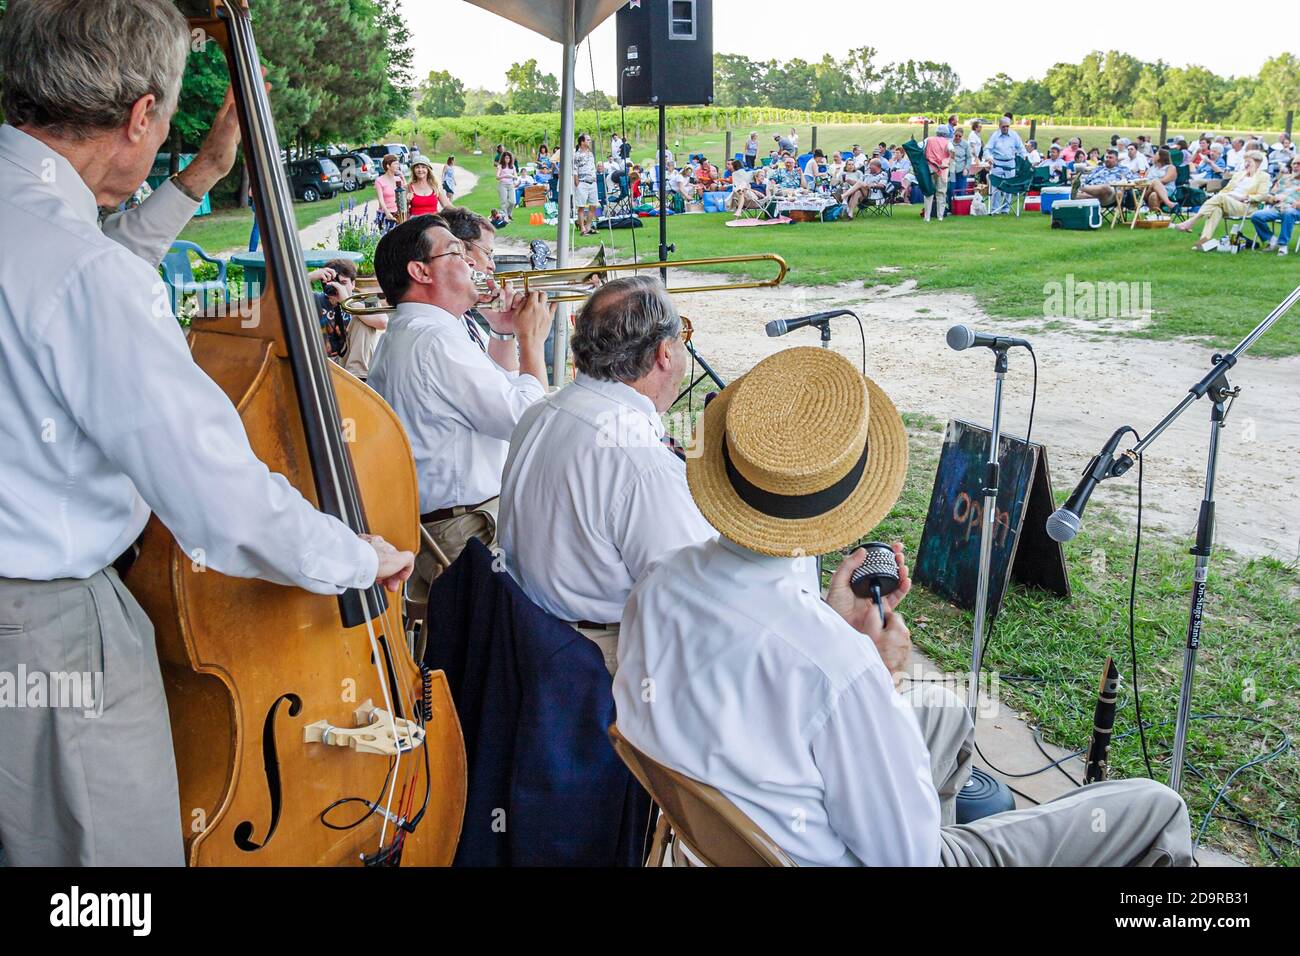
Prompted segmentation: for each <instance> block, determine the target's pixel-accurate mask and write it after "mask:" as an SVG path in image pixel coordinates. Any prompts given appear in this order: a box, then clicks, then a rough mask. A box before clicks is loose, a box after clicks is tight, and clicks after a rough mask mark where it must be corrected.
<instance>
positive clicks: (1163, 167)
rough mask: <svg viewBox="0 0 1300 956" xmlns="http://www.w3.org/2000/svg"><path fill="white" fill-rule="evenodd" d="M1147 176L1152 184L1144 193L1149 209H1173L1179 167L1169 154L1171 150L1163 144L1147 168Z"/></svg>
mask: <svg viewBox="0 0 1300 956" xmlns="http://www.w3.org/2000/svg"><path fill="white" fill-rule="evenodd" d="M1147 178H1148V179H1149V180H1150V182H1151V184H1150V185H1149V186H1147V188H1146V189H1145V190H1144V191H1143V193H1142V201H1143V202H1145V203H1146V204H1147V208H1148V209H1152V210H1154V211H1156V212H1160V211H1161V210H1163V209H1165V208H1166V207H1168V208H1170V209H1172V208H1173V205H1174V201H1173V199H1172V198H1170V197H1171V195H1172V193H1173V191H1174V182H1175V181H1176V180H1177V179H1178V167H1177V166H1175V165H1174V161H1173V160H1172V159H1171V158H1170V156H1169V150H1167V149H1165V148H1164V147H1163V146H1162V147H1160V149H1158V150H1156V161H1155V162H1154V163H1152V164H1151V166H1150V167H1149V168H1148V169H1147Z"/></svg>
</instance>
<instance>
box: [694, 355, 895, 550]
mask: <svg viewBox="0 0 1300 956" xmlns="http://www.w3.org/2000/svg"><path fill="white" fill-rule="evenodd" d="M701 427H702V432H701V433H700V434H699V439H698V440H700V441H701V442H702V445H703V448H702V450H701V451H700V453H699V454H698V455H696V456H694V457H691V458H688V460H687V463H686V479H687V482H688V483H689V484H690V488H691V495H692V496H693V497H694V499H695V503H696V505H697V506H698V507H699V509H700V512H701V513H702V514H703V515H704V517H705V518H706V519H707V520H708V522H709V523H710V524H711V525H713V527H715V528H717V529H718V531H720V532H721V533H722V534H723V535H724V536H725V537H727V538H730V539H731V540H732V541H735V542H736V543H737V544H740V545H744V546H745V547H747V548H750V549H751V550H754V551H758V552H761V553H763V554H773V555H791V556H793V555H801V554H806V555H818V554H826V553H828V552H830V551H834V550H837V549H839V548H843V547H845V546H846V545H849V544H851V543H853V542H855V541H857V540H858V539H859V538H861V537H863V536H864V535H866V534H867V532H869V531H870V530H871V529H872V528H874V527H875V526H876V525H877V524H878V523H879V522H880V520H881V519H882V518H884V517H885V515H887V514H888V513H889V510H890V509H891V508H892V507H893V506H894V502H895V501H897V500H898V495H899V492H900V491H902V488H903V478H904V476H905V475H906V473H907V432H906V431H905V430H904V429H903V421H902V419H901V418H900V417H899V415H898V410H897V409H896V408H895V407H894V403H893V402H891V401H890V400H889V397H888V396H887V395H885V393H884V392H883V391H881V389H880V386H878V385H876V383H875V382H873V381H871V380H870V379H868V378H865V377H864V376H863V375H862V373H860V372H859V371H858V370H857V369H856V368H854V367H853V365H852V364H851V363H850V362H849V361H848V359H846V358H844V357H843V356H842V355H839V354H838V353H836V352H831V351H828V350H826V349H820V348H792V349H786V350H784V351H782V352H777V353H776V354H775V355H772V356H769V357H768V358H765V359H764V360H763V361H761V362H759V363H758V364H757V365H755V366H754V368H753V369H751V370H750V372H749V373H748V374H746V375H744V376H742V377H741V378H739V379H737V380H736V381H735V382H733V383H732V384H731V385H730V387H728V388H726V389H724V390H723V391H722V392H721V393H720V394H719V395H718V397H717V398H716V399H714V400H713V401H712V402H710V403H709V406H708V408H707V409H706V410H705V412H704V420H703V422H702V426H701Z"/></svg>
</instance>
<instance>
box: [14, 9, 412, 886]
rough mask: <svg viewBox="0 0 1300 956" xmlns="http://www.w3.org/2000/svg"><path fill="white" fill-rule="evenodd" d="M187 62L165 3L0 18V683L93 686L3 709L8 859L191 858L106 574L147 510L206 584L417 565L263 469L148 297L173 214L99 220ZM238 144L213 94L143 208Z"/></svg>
mask: <svg viewBox="0 0 1300 956" xmlns="http://www.w3.org/2000/svg"><path fill="white" fill-rule="evenodd" d="M68 37H79V38H92V39H91V40H90V41H88V42H91V43H92V44H93V45H92V46H91V47H87V46H85V45H84V44H83V43H78V44H73V43H71V42H65V40H64V38H68ZM189 49H190V30H189V26H188V24H187V23H186V21H185V18H184V17H182V16H181V14H180V12H179V11H178V10H177V9H176V7H175V5H173V4H171V3H168V2H164V0H118V2H116V3H113V4H106V3H85V2H82V0H45V2H42V3H18V4H11V5H10V6H9V11H8V13H7V15H6V17H5V21H4V29H3V30H0V75H2V76H4V95H3V104H2V106H3V112H4V115H5V117H6V119H7V123H6V125H3V126H0V170H2V171H3V174H2V175H0V222H2V223H3V229H0V288H3V289H4V294H3V295H0V340H2V341H3V342H4V343H5V359H4V373H3V374H0V407H3V408H5V409H7V410H8V411H9V414H7V415H6V416H5V424H4V426H3V430H4V446H5V452H4V454H3V455H0V635H3V637H2V638H0V673H5V674H14V673H18V672H19V671H20V668H23V669H25V670H26V671H27V672H28V673H30V674H33V675H34V674H37V673H41V674H48V675H55V674H64V675H66V674H76V675H78V676H80V675H81V674H82V673H83V672H86V671H88V670H89V671H94V672H98V673H99V674H100V678H101V680H100V682H99V683H98V684H96V685H94V694H95V697H96V699H95V700H94V701H93V702H90V701H87V702H86V703H87V704H88V705H89V707H90V709H89V710H83V709H82V708H80V707H76V708H71V707H61V706H49V707H46V706H41V707H21V708H15V707H0V768H2V769H0V844H3V846H4V850H5V853H6V856H7V861H8V863H9V864H10V865H22V866H26V865H41V866H74V865H98V866H179V865H181V864H182V863H183V862H184V849H183V843H182V830H181V818H180V813H181V805H180V793H179V789H178V786H177V779H176V761H175V757H174V753H173V747H172V736H171V727H170V724H169V722H168V710H167V698H166V696H165V693H164V689H163V681H162V677H161V674H160V671H159V664H158V657H157V651H156V647H155V644H154V632H153V626H152V625H151V623H150V621H149V619H148V618H147V617H146V615H145V613H144V611H143V609H142V608H141V606H140V604H139V603H137V601H136V599H135V598H134V597H133V596H132V594H131V592H130V591H128V590H127V589H126V587H125V586H124V585H123V583H122V581H121V579H120V578H119V576H118V571H117V570H116V567H118V566H126V565H127V564H129V562H130V560H131V558H132V557H133V556H134V547H133V545H134V542H135V541H136V539H137V538H138V537H139V535H140V533H141V531H142V530H143V529H144V527H145V523H146V522H147V521H148V519H149V516H150V513H151V512H156V513H157V515H158V517H159V519H160V520H161V521H162V523H163V524H164V525H166V528H167V530H168V531H170V532H171V534H172V535H173V536H174V537H175V539H176V541H177V542H178V543H179V544H180V546H181V547H182V548H184V550H185V551H186V552H187V553H188V554H190V555H191V556H192V558H193V560H194V561H196V562H198V561H200V560H201V561H202V562H203V567H205V568H207V569H210V570H212V571H215V572H220V573H221V574H225V575H232V576H237V577H249V578H253V577H256V578H263V579H265V580H268V581H273V582H276V583H278V584H281V585H289V586H295V587H299V588H303V589H305V590H308V591H312V592H315V593H319V594H338V593H342V592H343V591H344V590H346V589H349V588H363V587H369V586H370V585H372V584H373V583H374V582H375V581H376V580H377V579H378V580H382V581H383V582H384V583H385V584H386V585H388V586H389V587H391V588H394V589H395V588H398V587H400V584H401V581H402V580H403V579H404V578H405V577H406V576H407V575H408V574H409V573H410V568H411V563H412V561H413V555H411V554H409V553H407V552H398V551H396V550H395V549H394V548H393V547H392V546H391V545H389V544H387V543H386V542H384V541H383V539H381V538H369V539H363V538H362V537H359V536H358V535H357V534H355V533H354V532H353V531H352V530H351V529H350V528H349V527H348V526H347V525H345V524H344V523H343V522H341V521H338V520H337V519H335V518H333V517H328V516H326V515H323V514H321V513H320V512H318V511H316V510H315V509H314V508H313V507H312V506H311V505H310V504H309V503H308V502H307V501H306V500H305V499H304V498H303V496H302V495H301V494H300V493H299V492H298V491H297V490H296V489H295V488H293V487H291V486H290V485H289V483H288V482H287V481H286V480H285V478H284V476H282V475H278V474H273V473H271V472H270V471H269V470H268V469H267V467H266V465H265V464H263V463H262V462H261V461H259V460H258V458H257V457H256V456H255V455H254V453H253V450H252V448H251V447H250V446H249V441H248V435H247V433H246V432H245V430H244V424H243V422H242V421H241V420H240V415H239V412H237V411H236V409H235V407H234V406H233V405H232V404H231V401H230V399H229V398H228V397H227V396H226V393H225V392H223V391H222V389H221V387H220V386H218V385H217V383H216V382H214V381H213V380H212V379H211V378H209V377H208V376H207V374H205V373H204V371H203V370H202V369H200V368H199V366H198V365H196V364H195V362H194V358H193V356H192V355H191V353H190V348H189V345H188V343H187V342H186V339H185V333H184V331H183V330H182V329H181V327H180V325H179V324H178V323H177V322H176V320H175V318H174V317H173V316H172V314H171V312H170V310H169V309H168V308H167V306H166V304H165V303H166V302H167V299H166V298H165V297H161V298H160V297H159V295H158V294H157V293H156V292H155V291H154V290H155V286H156V285H157V283H158V272H157V264H158V258H157V255H160V252H159V250H160V248H161V249H166V248H167V246H168V245H170V242H171V239H166V240H165V241H164V242H161V243H160V242H158V241H156V240H157V239H158V238H159V235H158V230H159V229H160V228H161V224H162V220H163V219H166V218H167V217H166V216H163V217H162V218H161V219H160V218H159V217H158V216H157V215H155V216H154V218H153V220H152V221H151V222H146V221H145V220H143V219H139V218H137V219H135V220H134V221H132V222H131V223H126V222H123V223H119V225H118V227H117V228H115V230H114V232H115V233H116V234H115V235H112V236H110V235H106V234H105V233H104V232H101V231H100V229H99V226H98V224H97V208H96V207H98V206H109V207H112V206H116V205H117V204H118V203H120V202H122V201H123V200H124V199H126V198H127V197H128V196H130V195H131V193H132V192H133V191H134V190H135V189H136V187H137V186H138V185H139V184H140V183H141V182H142V181H143V180H144V178H145V176H146V175H147V174H148V172H149V168H150V166H151V165H152V164H153V161H154V156H155V155H156V154H157V152H158V149H159V148H160V147H161V146H162V144H163V143H164V142H165V141H166V139H167V135H168V128H169V124H170V121H171V118H172V116H173V114H174V112H175V110H176V104H177V100H178V97H179V95H180V88H181V73H182V70H183V69H184V67H185V61H186V57H187V55H188V53H189ZM238 141H239V127H238V122H237V117H236V115H235V110H234V108H233V105H232V103H231V101H230V100H229V99H227V101H226V104H225V105H224V106H223V107H222V109H221V110H220V111H219V112H218V114H217V116H216V118H215V119H214V121H213V125H212V131H211V133H210V134H209V136H208V140H207V142H206V143H205V144H204V147H203V149H202V150H201V151H200V153H199V156H198V157H196V159H195V161H194V163H192V164H191V168H193V167H195V166H198V167H199V168H198V169H196V171H195V173H194V174H192V177H193V178H191V177H182V178H181V179H179V180H178V181H177V183H176V184H175V186H165V187H163V188H162V189H160V190H158V191H157V192H155V194H154V196H153V197H151V198H150V199H149V200H148V201H146V202H145V203H144V204H143V205H142V206H141V207H140V209H139V210H136V213H137V214H138V216H144V215H145V210H146V209H147V208H148V207H149V206H150V204H156V203H159V202H160V199H159V196H160V195H163V194H164V190H165V192H166V194H169V195H164V196H163V199H162V200H161V202H165V203H169V204H170V203H177V202H179V201H180V200H179V194H178V193H177V190H178V189H179V190H180V191H181V192H182V193H183V192H185V191H186V190H189V191H195V190H194V186H196V185H197V186H198V187H199V188H198V189H197V192H198V193H199V194H201V193H202V191H203V190H204V189H206V188H209V187H210V186H211V185H212V184H213V183H215V182H216V181H217V180H218V179H220V178H221V177H222V176H224V175H225V174H226V173H228V172H229V171H230V168H231V166H232V164H233V163H234V157H235V152H236V149H237V147H238ZM169 197H170V198H169ZM192 198H193V197H191V199H192ZM181 205H182V207H183V203H181ZM196 205H197V200H194V201H193V202H191V203H190V205H189V212H190V213H192V212H193V210H194V207H195V206H196ZM163 208H164V207H161V206H158V205H155V206H154V210H153V211H154V213H158V212H159V210H160V209H163ZM183 222H184V220H183V218H182V219H181V220H180V221H179V222H173V225H174V226H175V228H176V229H179V228H180V226H181V225H183ZM146 226H147V228H144V227H146ZM123 228H125V229H126V233H125V234H124V233H123V232H122V229H123ZM150 233H152V236H150V235H149V234H150ZM128 236H129V237H130V238H131V239H132V240H133V241H132V242H131V243H119V242H116V241H114V239H123V238H127V237H128ZM174 237H175V232H173V233H172V238H174ZM160 305H161V310H160ZM115 559H116V560H115ZM283 636H284V635H273V634H268V635H267V638H268V639H275V638H276V637H283ZM105 663H106V664H107V668H105ZM105 669H106V670H107V676H105V675H104V673H103V672H104V671H105ZM184 813H185V819H186V820H187V821H188V820H189V816H188V810H186V811H184Z"/></svg>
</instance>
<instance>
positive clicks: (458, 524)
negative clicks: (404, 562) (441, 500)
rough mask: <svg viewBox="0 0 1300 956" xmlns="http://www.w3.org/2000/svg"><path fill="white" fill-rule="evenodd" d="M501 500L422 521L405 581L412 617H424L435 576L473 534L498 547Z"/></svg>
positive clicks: (492, 500)
mask: <svg viewBox="0 0 1300 956" xmlns="http://www.w3.org/2000/svg"><path fill="white" fill-rule="evenodd" d="M500 504H501V499H500V498H489V499H488V500H487V501H485V502H483V503H482V504H481V505H469V506H466V507H463V508H454V509H452V510H453V511H455V512H457V514H455V515H454V516H453V517H450V518H443V519H442V520H440V521H426V522H423V523H422V524H421V526H420V527H421V528H423V529H424V530H423V533H422V534H421V535H420V550H419V552H418V553H417V554H416V556H415V569H414V570H413V571H412V572H411V577H410V580H408V581H407V582H406V603H407V611H408V613H409V615H410V617H411V619H412V620H423V619H424V609H425V607H426V606H427V605H428V603H429V588H430V587H431V586H432V585H433V581H434V578H436V577H437V576H438V575H440V574H442V572H443V571H445V570H447V567H448V566H449V565H450V564H451V562H453V561H455V560H456V559H457V558H458V557H460V553H461V552H462V551H464V550H465V545H467V544H469V541H470V539H471V538H478V540H480V541H482V542H483V543H484V544H485V545H487V546H488V547H489V548H495V547H496V544H497V508H498V507H499V506H500ZM430 539H432V540H430ZM421 650H422V648H421ZM420 656H422V654H421V655H420Z"/></svg>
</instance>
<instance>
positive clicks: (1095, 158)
mask: <svg viewBox="0 0 1300 956" xmlns="http://www.w3.org/2000/svg"><path fill="white" fill-rule="evenodd" d="M1108 152H1109V150H1108ZM1101 161H1102V160H1101V150H1100V149H1099V148H1097V147H1096V146H1094V147H1092V149H1090V150H1088V165H1090V166H1091V165H1095V164H1097V163H1100V162H1101Z"/></svg>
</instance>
